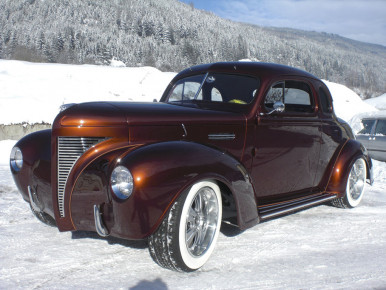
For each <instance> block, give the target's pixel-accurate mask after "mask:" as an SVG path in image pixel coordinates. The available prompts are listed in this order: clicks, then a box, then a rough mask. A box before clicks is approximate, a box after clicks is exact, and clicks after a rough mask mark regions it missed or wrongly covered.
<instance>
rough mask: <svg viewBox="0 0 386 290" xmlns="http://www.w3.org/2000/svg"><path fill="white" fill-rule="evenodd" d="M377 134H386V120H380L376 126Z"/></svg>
mask: <svg viewBox="0 0 386 290" xmlns="http://www.w3.org/2000/svg"><path fill="white" fill-rule="evenodd" d="M375 135H383V136H386V120H378V123H377V126H376V127H375Z"/></svg>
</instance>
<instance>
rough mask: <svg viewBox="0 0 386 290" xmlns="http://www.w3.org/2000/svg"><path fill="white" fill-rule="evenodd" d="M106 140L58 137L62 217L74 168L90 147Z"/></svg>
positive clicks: (59, 189) (59, 192)
mask: <svg viewBox="0 0 386 290" xmlns="http://www.w3.org/2000/svg"><path fill="white" fill-rule="evenodd" d="M104 140H106V138H104V137H63V136H60V137H58V139H57V141H58V146H57V148H58V152H57V154H58V168H57V180H58V187H57V194H58V206H59V213H60V217H65V213H64V196H65V189H66V185H67V179H68V176H69V175H70V172H71V170H72V168H73V167H74V165H75V163H76V162H77V161H78V159H79V158H80V157H81V156H82V155H83V154H84V153H85V152H86V151H87V150H88V149H90V148H91V147H94V146H95V145H96V144H98V143H100V142H102V141H104Z"/></svg>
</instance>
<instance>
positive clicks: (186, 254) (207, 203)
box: [148, 180, 222, 272]
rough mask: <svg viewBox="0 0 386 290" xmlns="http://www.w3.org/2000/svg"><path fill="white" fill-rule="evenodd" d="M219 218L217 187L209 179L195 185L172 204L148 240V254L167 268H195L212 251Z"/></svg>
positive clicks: (182, 269)
mask: <svg viewBox="0 0 386 290" xmlns="http://www.w3.org/2000/svg"><path fill="white" fill-rule="evenodd" d="M221 218H222V200H221V191H220V188H219V186H218V185H217V184H216V182H214V181H212V180H202V181H198V182H196V183H195V184H193V185H192V186H191V187H190V188H189V189H188V190H186V191H185V192H184V193H182V194H181V196H180V197H179V198H178V199H177V200H176V201H175V202H174V204H173V206H172V207H171V209H170V211H169V214H168V215H167V216H165V218H164V220H163V221H162V224H161V225H160V226H159V228H158V230H157V231H155V232H154V233H153V234H152V235H151V236H150V237H149V239H148V241H149V251H150V255H151V256H152V258H153V259H154V261H156V263H158V264H159V265H161V266H162V267H165V268H168V269H172V270H177V271H185V272H191V271H195V270H197V269H199V268H200V267H202V266H203V265H204V264H205V263H206V262H207V261H208V259H209V257H210V256H211V254H212V252H213V250H214V248H215V245H216V241H217V238H218V235H219V233H220V227H221Z"/></svg>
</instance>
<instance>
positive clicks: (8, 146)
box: [0, 140, 16, 166]
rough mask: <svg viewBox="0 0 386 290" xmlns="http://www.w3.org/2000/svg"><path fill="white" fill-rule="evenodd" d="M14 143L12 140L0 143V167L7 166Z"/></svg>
mask: <svg viewBox="0 0 386 290" xmlns="http://www.w3.org/2000/svg"><path fill="white" fill-rule="evenodd" d="M15 143H16V141H14V140H3V141H0V166H2V165H8V164H9V156H10V154H11V150H12V147H13V146H14V145H15Z"/></svg>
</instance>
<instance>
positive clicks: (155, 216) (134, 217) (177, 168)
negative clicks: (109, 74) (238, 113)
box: [112, 141, 258, 238]
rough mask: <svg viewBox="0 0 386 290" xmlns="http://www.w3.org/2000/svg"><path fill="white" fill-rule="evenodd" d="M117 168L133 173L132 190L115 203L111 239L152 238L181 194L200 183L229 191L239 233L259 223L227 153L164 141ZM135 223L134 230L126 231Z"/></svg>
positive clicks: (250, 194) (244, 180) (246, 185)
mask: <svg viewBox="0 0 386 290" xmlns="http://www.w3.org/2000/svg"><path fill="white" fill-rule="evenodd" d="M118 164H120V165H124V166H126V167H127V168H128V169H129V170H130V171H131V173H132V175H133V179H134V191H133V194H132V196H131V197H130V198H129V199H128V200H127V201H123V202H122V201H118V200H116V199H115V198H114V199H113V207H114V209H113V211H114V217H115V225H114V228H113V229H112V234H115V235H117V236H122V237H125V236H126V235H129V236H130V238H143V237H146V236H148V235H150V234H151V233H152V232H154V231H155V230H156V229H157V228H158V226H159V224H160V223H161V222H162V220H163V218H164V216H165V214H166V213H167V212H168V210H169V209H170V207H171V206H172V205H173V203H174V202H175V200H176V199H177V198H178V197H179V196H180V194H181V193H182V192H184V190H187V189H188V188H189V187H190V186H192V185H193V184H194V183H195V182H197V181H199V180H203V179H210V180H214V181H217V182H218V183H222V184H225V185H226V186H227V187H228V189H229V190H230V191H231V193H232V195H233V198H234V201H235V204H236V209H237V218H238V224H239V227H240V228H241V229H245V228H248V227H251V226H253V225H255V224H256V223H257V222H258V214H257V207H256V201H255V196H254V191H253V187H252V184H251V183H250V180H249V177H248V174H247V173H246V171H245V169H244V167H243V166H242V165H241V164H240V163H239V162H238V161H237V160H236V159H234V158H233V157H231V156H229V155H227V154H226V153H223V152H220V151H218V150H216V149H213V148H210V147H207V146H204V145H201V144H198V143H194V142H185V141H174V142H163V143H156V144H151V145H147V146H143V147H140V148H138V149H136V150H134V151H132V152H130V153H128V154H127V155H126V156H121V157H120V160H119V163H118V162H117V165H118ZM134 224H137V225H138V227H137V228H136V229H130V225H134ZM133 230H135V232H133ZM114 231H115V233H114Z"/></svg>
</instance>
